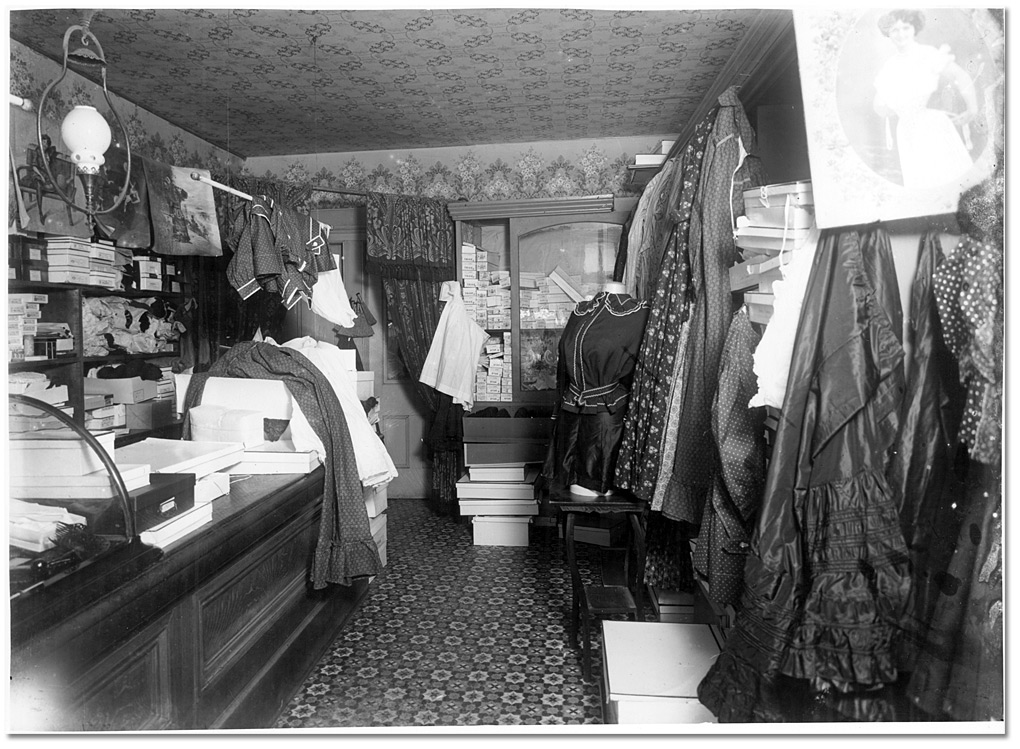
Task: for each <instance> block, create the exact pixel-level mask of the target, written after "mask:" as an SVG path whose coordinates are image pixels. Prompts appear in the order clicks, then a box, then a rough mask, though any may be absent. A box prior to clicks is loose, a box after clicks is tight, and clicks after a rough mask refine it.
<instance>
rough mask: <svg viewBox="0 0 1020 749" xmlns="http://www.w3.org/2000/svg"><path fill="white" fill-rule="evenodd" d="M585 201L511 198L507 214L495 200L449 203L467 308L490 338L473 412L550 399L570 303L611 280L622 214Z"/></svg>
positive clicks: (606, 203)
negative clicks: (578, 203)
mask: <svg viewBox="0 0 1020 749" xmlns="http://www.w3.org/2000/svg"><path fill="white" fill-rule="evenodd" d="M583 200H586V201H589V204H588V205H587V206H584V207H585V208H586V210H584V211H580V210H577V207H574V206H572V205H571V204H572V202H573V201H574V199H567V200H562V201H552V200H550V201H510V202H509V203H508V204H507V205H506V206H505V210H506V212H507V214H508V215H506V216H500V215H499V212H500V209H501V206H500V205H499V203H497V202H495V201H494V202H493V203H490V204H487V205H484V206H483V205H482V204H474V205H476V206H477V209H476V210H475V211H472V210H471V205H472V204H467V205H465V204H451V205H450V213H451V215H453V217H454V219H455V220H456V223H457V240H458V247H459V280H460V283H461V290H462V295H463V298H464V303H465V306H466V307H467V309H468V311H469V313H471V314H472V315H474V319H475V322H477V323H478V324H479V325H481V326H482V327H483V328H485V329H486V330H487V331H488V333H489V339H488V341H487V343H486V345H485V349H484V351H483V352H482V354H481V356H480V357H479V361H478V366H477V368H476V370H475V404H476V406H475V408H476V410H477V409H478V408H479V407H481V408H484V407H486V406H490V405H495V404H504V405H506V404H509V405H522V406H523V405H527V406H540V405H546V406H551V404H552V403H553V402H554V400H555V397H556V367H557V358H558V347H559V341H560V335H561V333H562V331H563V328H564V327H565V326H566V324H567V321H568V320H569V319H570V315H571V313H572V312H573V309H574V306H575V305H576V304H577V303H578V302H579V301H582V300H584V299H590V298H591V297H592V296H594V295H595V294H596V293H597V292H598V291H599V290H600V289H601V288H602V286H603V284H605V283H606V282H607V281H611V280H612V278H613V269H614V265H615V263H616V254H617V250H618V248H619V246H620V240H621V237H622V236H623V228H624V223H625V222H626V220H627V217H628V215H629V210H626V209H622V210H617V208H622V207H621V206H617V205H616V201H614V199H613V198H612V197H611V196H609V197H608V198H607V199H601V202H600V203H598V204H597V205H595V204H594V201H595V200H596V199H583ZM527 203H531V205H522V204H527ZM572 208H574V209H573V210H572ZM529 211H531V212H530V213H529ZM473 213H474V214H482V215H472V214H473Z"/></svg>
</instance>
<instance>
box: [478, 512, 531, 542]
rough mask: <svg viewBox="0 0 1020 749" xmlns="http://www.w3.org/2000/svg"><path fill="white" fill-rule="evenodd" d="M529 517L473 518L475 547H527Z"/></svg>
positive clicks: (483, 516) (479, 516) (482, 516)
mask: <svg viewBox="0 0 1020 749" xmlns="http://www.w3.org/2000/svg"><path fill="white" fill-rule="evenodd" d="M530 522H531V518H530V517H528V516H524V517H519V516H506V517H490V516H485V515H476V516H475V517H473V518H471V525H472V526H473V528H474V545H475V546H527V545H528V524H529V523H530Z"/></svg>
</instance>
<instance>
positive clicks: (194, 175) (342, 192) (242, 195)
mask: <svg viewBox="0 0 1020 749" xmlns="http://www.w3.org/2000/svg"><path fill="white" fill-rule="evenodd" d="M191 178H192V179H193V180H195V181H197V182H204V183H205V184H207V185H212V186H213V187H215V188H217V189H218V190H223V191H224V192H229V193H230V194H231V195H236V196H237V197H239V198H244V199H245V200H251V199H252V198H251V195H249V194H248V193H246V192H241V191H240V190H235V189H234V188H233V187H230V186H228V185H225V184H223V183H222V182H217V181H216V180H214V179H209V178H208V177H204V176H202V175H201V174H199V173H198V172H192V173H191ZM311 189H312V192H331V193H336V194H338V195H360V196H361V197H366V196H367V195H368V193H366V192H364V191H359V190H337V189H335V188H332V187H312V188H311Z"/></svg>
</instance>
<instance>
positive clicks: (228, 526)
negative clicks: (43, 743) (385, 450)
mask: <svg viewBox="0 0 1020 749" xmlns="http://www.w3.org/2000/svg"><path fill="white" fill-rule="evenodd" d="M322 486H323V469H322V467H321V466H320V467H319V468H317V469H316V470H315V471H313V472H312V473H310V474H308V475H269V476H253V477H251V478H249V479H245V480H242V481H238V482H236V483H234V484H233V485H232V486H231V490H230V494H229V496H226V497H221V498H219V499H216V500H214V505H213V508H214V511H213V522H212V523H211V524H209V525H206V526H204V527H203V528H201V529H199V530H198V531H197V532H195V533H194V534H192V535H190V536H188V537H186V538H184V539H181V540H180V541H178V542H176V543H175V544H173V545H171V546H168V547H167V548H166V549H165V550H163V552H162V554H160V553H159V552H158V550H152V549H149V548H148V547H143V546H141V545H140V544H136V545H134V546H132V547H128V548H125V549H122V550H120V551H118V552H117V553H115V554H113V555H112V556H111V557H110V558H109V559H107V560H103V562H102V563H97V564H96V565H94V566H95V567H96V569H95V570H92V571H89V570H82V571H81V572H80V573H76V574H75V575H71V576H69V577H67V578H65V579H64V580H61V581H60V582H58V583H56V584H54V585H52V586H50V587H49V588H47V589H45V590H41V591H40V590H36V591H32V592H31V593H29V594H27V595H25V596H22V597H20V598H16V599H14V600H12V601H11V701H10V708H11V711H12V712H11V716H12V717H11V727H12V729H13V730H14V731H15V732H17V731H20V730H29V731H35V730H43V731H51V730H65V731H83V730H84V731H94V730H114V731H115V730H152V729H194V728H264V727H271V726H272V725H273V724H274V722H275V721H276V718H277V717H278V716H279V714H280V713H281V711H282V710H283V708H284V707H285V706H286V704H287V702H288V701H289V700H290V698H291V696H292V695H293V693H294V692H295V691H296V689H297V688H298V687H299V686H300V685H301V683H302V682H303V680H304V678H305V677H306V676H307V674H308V673H309V671H310V670H311V668H312V667H313V666H314V665H315V663H316V662H317V661H318V660H319V658H320V657H321V656H322V654H323V653H324V652H325V649H326V648H327V647H328V646H329V644H330V643H331V642H332V640H333V639H334V638H335V636H336V634H337V633H338V632H339V631H340V630H341V629H342V627H343V626H344V623H345V621H346V620H347V618H348V617H349V616H350V614H351V613H352V612H353V611H354V609H355V607H356V606H357V604H358V602H359V601H360V600H361V598H362V597H363V596H364V595H365V592H366V591H367V589H368V580H367V578H364V579H360V580H359V581H358V582H357V583H356V584H355V585H353V586H350V587H343V586H339V585H331V586H328V587H327V588H325V589H324V590H321V591H314V590H312V588H311V584H310V583H309V579H308V578H309V575H308V570H309V565H310V561H311V558H312V553H313V551H314V548H315V541H316V539H317V537H318V526H319V515H320V505H321V496H322ZM78 575H81V578H80V579H76V578H77V577H78Z"/></svg>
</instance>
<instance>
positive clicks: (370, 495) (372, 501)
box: [361, 484, 389, 518]
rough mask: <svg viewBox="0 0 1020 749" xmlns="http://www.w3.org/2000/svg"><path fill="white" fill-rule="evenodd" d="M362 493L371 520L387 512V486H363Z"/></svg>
mask: <svg viewBox="0 0 1020 749" xmlns="http://www.w3.org/2000/svg"><path fill="white" fill-rule="evenodd" d="M361 492H362V495H363V496H364V498H365V509H366V510H367V511H368V516H369V517H370V518H375V517H379V515H382V514H383V513H384V512H386V508H387V507H388V506H389V500H388V499H387V495H386V484H383V485H382V486H363V487H362V489H361Z"/></svg>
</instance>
